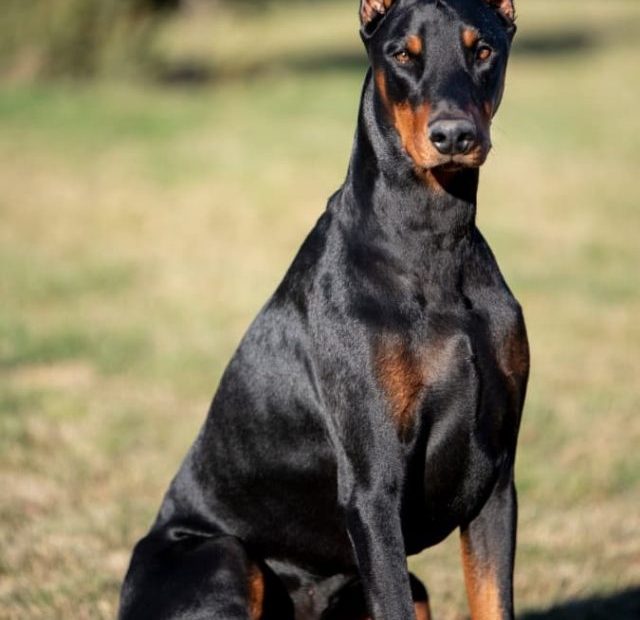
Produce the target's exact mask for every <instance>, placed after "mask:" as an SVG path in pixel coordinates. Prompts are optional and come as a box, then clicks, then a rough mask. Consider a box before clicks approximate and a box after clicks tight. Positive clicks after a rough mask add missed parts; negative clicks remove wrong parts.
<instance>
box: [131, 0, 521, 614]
mask: <svg viewBox="0 0 640 620" xmlns="http://www.w3.org/2000/svg"><path fill="white" fill-rule="evenodd" d="M361 20H362V29H361V34H362V37H363V40H364V42H365V45H366V48H367V52H368V56H369V60H370V64H371V68H370V71H369V73H368V74H367V77H366V80H365V84H364V89H363V93H362V101H361V107H360V114H359V119H358V128H357V134H356V138H355V144H354V147H353V154H352V158H351V163H350V166H349V171H348V175H347V179H346V181H345V183H344V185H343V186H342V188H341V189H340V190H339V191H338V192H337V193H336V194H334V195H333V196H332V197H331V199H330V200H329V204H328V207H327V209H326V211H325V213H324V214H323V215H322V217H321V218H320V220H319V221H318V223H317V225H316V226H315V228H314V229H313V230H312V232H311V233H310V235H309V236H308V238H307V239H306V241H305V242H304V244H303V245H302V248H301V249H300V251H299V253H298V255H297V256H296V258H295V260H294V261H293V264H292V265H291V267H290V269H289V271H288V272H287V274H286V275H285V277H284V280H283V281H282V283H281V284H280V286H279V287H278V289H277V290H276V292H275V293H274V295H273V297H272V298H271V299H270V300H269V301H268V303H267V304H266V306H265V307H264V309H263V310H262V311H261V312H260V314H259V315H258V317H257V318H256V320H255V321H254V323H253V324H252V325H251V327H250V329H249V331H248V332H247V334H246V336H245V337H244V338H243V340H242V342H241V344H240V346H239V347H238V350H237V351H236V353H235V355H234V356H233V359H232V360H231V362H230V364H229V366H228V368H227V370H226V372H225V373H224V376H223V378H222V380H221V383H220V386H219V388H218V392H217V394H216V396H215V398H214V400H213V404H212V405H211V410H210V412H209V415H208V418H207V420H206V423H205V425H204V427H203V428H202V431H201V432H200V435H199V436H198V438H197V439H196V441H195V443H194V445H193V447H192V448H191V450H190V452H189V453H188V455H187V457H186V459H185V461H184V463H183V464H182V467H181V468H180V470H179V472H178V474H177V476H176V477H175V479H174V480H173V482H172V484H171V487H170V488H169V491H168V492H167V495H166V497H165V499H164V501H163V504H162V507H161V509H160V512H159V515H158V517H157V520H156V522H155V524H154V525H153V527H152V529H151V531H150V533H149V534H148V535H147V536H146V537H145V538H143V539H142V540H141V541H140V542H139V543H138V545H137V546H136V548H135V551H134V554H133V559H132V561H131V566H130V568H129V572H128V574H127V577H126V581H125V584H124V586H123V591H122V602H121V611H120V617H121V618H122V619H144V618H150V619H154V620H158V619H162V618H180V619H189V620H194V619H204V618H207V619H209V618H214V619H222V620H248V619H252V620H255V619H258V618H262V619H271V620H288V619H291V618H294V617H295V618H296V619H297V620H301V619H313V618H323V619H325V620H327V619H329V618H331V619H333V620H337V619H339V618H340V619H344V620H358V619H359V618H363V617H372V618H374V619H375V620H408V619H410V618H413V617H415V615H416V614H417V615H418V616H419V617H420V618H426V617H428V611H427V609H426V604H425V603H424V600H425V599H426V596H425V592H424V590H423V589H422V588H421V587H420V584H419V582H417V580H415V579H414V578H413V577H410V575H409V572H408V570H407V561H406V557H407V555H408V554H414V553H417V552H419V551H421V550H422V549H424V548H425V547H429V546H431V545H435V544H436V543H438V542H439V541H441V540H443V539H444V538H445V537H446V536H447V535H448V534H449V533H450V532H452V531H453V530H454V529H455V528H459V529H460V532H461V541H462V559H463V564H464V572H465V577H466V586H467V592H468V597H469V602H470V606H471V612H472V617H473V618H474V620H488V619H491V620H493V619H507V618H513V602H512V598H513V597H512V573H513V561H514V546H515V533H516V492H515V488H514V480H513V465H514V458H515V450H516V439H517V435H518V427H519V423H520V416H521V411H522V406H523V401H524V397H525V388H526V382H527V374H528V365H529V362H528V347H527V339H526V333H525V326H524V322H523V318H522V313H521V310H520V307H519V305H518V303H517V302H516V300H515V299H514V297H513V296H512V294H511V292H510V291H509V289H508V288H507V286H506V284H505V282H504V280H503V278H502V275H501V274H500V271H499V269H498V266H497V264H496V261H495V259H494V257H493V254H492V253H491V250H490V249H489V247H488V245H487V243H486V242H485V240H484V239H483V237H482V235H481V234H480V232H479V231H478V229H477V228H476V225H475V215H476V190H477V186H478V168H479V166H480V165H481V164H482V163H483V162H484V161H485V159H486V157H487V154H488V152H489V149H490V146H491V142H490V136H489V127H490V124H491V119H492V116H493V114H494V113H495V111H496V109H497V108H498V104H499V103H500V99H501V96H502V90H503V83H504V75H505V68H506V64H507V56H508V53H509V48H510V43H511V39H512V36H513V33H514V30H515V26H514V13H513V5H512V3H511V0H396V1H395V2H392V1H390V0H384V2H382V1H381V0H363V4H362V7H361ZM412 599H417V600H418V601H419V603H418V604H417V605H416V606H414V603H413V602H412ZM420 601H422V603H420Z"/></svg>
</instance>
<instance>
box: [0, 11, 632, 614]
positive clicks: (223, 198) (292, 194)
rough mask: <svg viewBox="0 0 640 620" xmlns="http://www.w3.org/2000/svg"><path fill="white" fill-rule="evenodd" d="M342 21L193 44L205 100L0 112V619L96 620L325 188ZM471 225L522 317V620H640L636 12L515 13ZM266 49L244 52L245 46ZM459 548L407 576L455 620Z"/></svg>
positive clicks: (353, 41)
mask: <svg viewBox="0 0 640 620" xmlns="http://www.w3.org/2000/svg"><path fill="white" fill-rule="evenodd" d="M355 5H356V3H355V2H347V1H345V0H342V1H341V2H326V3H324V4H318V6H314V7H313V8H312V9H311V8H309V5H305V4H300V5H298V6H297V7H294V8H284V7H278V6H277V5H275V6H274V7H272V8H271V9H268V10H267V11H266V12H264V13H259V14H251V13H245V14H242V15H233V14H229V13H225V12H215V13H211V14H207V13H205V14H202V15H195V16H191V17H189V16H184V17H182V18H180V19H179V20H178V21H175V22H173V23H171V24H169V25H167V27H166V28H165V31H164V32H163V34H162V37H161V38H160V39H159V41H158V43H157V45H158V50H157V53H158V54H164V57H165V59H166V62H167V67H168V69H167V71H168V76H169V73H171V71H173V75H174V77H175V75H178V74H180V72H182V74H184V75H187V74H188V71H185V67H186V68H187V69H188V68H189V67H190V66H193V67H196V68H198V72H199V73H198V74H202V75H206V76H207V77H208V78H209V79H208V80H207V81H206V82H205V83H202V84H199V83H195V82H194V83H190V84H186V83H185V84H182V83H180V84H178V83H176V81H175V79H174V80H173V81H172V82H171V84H169V83H167V84H164V85H162V84H158V83H145V84H137V85H136V84H131V83H117V82H108V83H99V84H97V85H96V84H90V85H85V86H81V85H73V84H65V83H55V84H54V83H52V84H41V85H29V86H27V85H17V84H13V85H10V84H5V85H4V86H3V88H2V90H1V91H0V218H1V220H0V300H1V301H0V488H1V489H2V491H1V492H0V618H2V619H5V618H6V619H22V618H24V619H47V620H48V619H51V618H74V619H85V618H86V619H89V618H90V619H94V618H111V617H113V616H114V614H115V609H116V603H117V594H118V588H119V584H120V581H121V578H122V576H123V573H124V570H125V568H126V564H127V561H128V556H129V553H130V549H131V546H132V544H133V542H134V541H135V540H136V539H137V538H138V537H139V536H141V535H142V534H143V533H144V532H145V530H146V528H147V527H148V526H149V524H150V521H151V519H152V518H153V516H154V513H155V511H156V509H157V507H158V505H159V501H160V498H161V496H162V493H163V491H164V489H165V488H166V485H167V484H168V482H169V480H170V477H171V476H172V474H173V473H174V471H175V470H176V468H177V466H178V463H179V461H180V460H181V457H182V455H183V454H184V452H185V451H186V449H187V448H188V446H189V444H190V442H191V440H192V439H193V437H194V435H195V433H196V432H197V429H198V427H199V425H200V424H201V422H202V420H203V418H204V415H205V412H206V409H207V406H208V401H209V399H210V397H211V395H212V393H213V391H214V389H215V386H216V384H217V381H218V378H219V376H220V373H221V372H222V370H223V368H224V365H225V363H226V361H227V360H228V358H229V356H230V354H231V353H232V351H233V349H234V347H235V345H236V343H237V342H238V339H239V338H240V337H241V335H242V333H243V331H244V330H245V328H246V326H247V324H248V323H249V321H250V320H251V319H252V317H253V316H254V315H255V313H256V312H257V310H258V309H259V308H260V306H261V305H262V303H263V302H264V300H265V299H266V297H267V296H268V295H269V294H270V293H271V291H272V290H273V289H274V287H275V286H276V284H277V283H278V281H279V279H280V277H281V276H282V274H283V272H284V270H285V268H286V267H287V265H288V263H289V261H290V260H291V258H292V256H293V254H294V252H295V251H296V249H297V247H298V246H299V244H300V242H301V240H302V238H303V236H304V235H305V233H306V231H307V230H308V229H309V228H310V227H311V226H312V225H313V223H314V221H315V220H316V219H317V217H318V216H319V214H320V213H321V211H322V210H323V208H324V204H325V202H326V199H327V197H328V196H329V194H330V193H331V192H332V191H333V190H335V189H336V188H337V186H338V185H339V184H340V183H341V182H342V179H343V177H344V174H345V170H346V164H347V160H348V157H349V151H350V145H351V139H352V136H353V131H354V123H355V116H356V111H357V105H358V98H359V90H360V85H361V81H362V76H363V73H364V64H363V62H364V58H363V53H362V51H361V47H360V43H359V40H358V37H357V21H356V11H355V8H356V7H355ZM519 10H520V17H519V27H520V31H519V34H518V42H517V45H516V48H515V50H514V55H513V59H512V63H511V67H510V72H509V78H508V87H507V93H506V96H505V100H504V103H503V108H502V110H501V112H500V114H499V116H498V118H497V120H496V122H495V124H494V143H495V150H494V152H493V154H492V156H491V157H490V159H489V162H488V163H487V165H486V167H485V168H484V170H483V175H482V181H481V195H480V202H479V223H480V227H481V228H482V230H483V232H484V233H485V235H486V237H487V238H488V240H489V242H490V243H491V244H492V247H493V249H494V251H495V253H496V255H497V257H498V259H499V261H500V263H501V266H502V268H503V271H504V273H505V275H506V277H507V279H508V281H509V282H510V284H511V286H512V288H513V290H514V292H515V293H516V294H517V296H518V297H519V299H520V300H521V302H522V305H523V306H524V309H525V313H526V317H527V321H528V327H529V335H530V340H531V346H532V364H533V367H532V375H531V382H530V390H529V397H528V402H527V406H526V411H525V419H524V422H523V427H522V433H521V441H520V448H519V459H518V467H517V479H518V485H519V489H520V505H521V510H520V531H519V548H518V561H517V576H516V600H517V607H518V611H519V614H520V617H521V618H523V619H526V620H556V619H567V620H568V619H582V618H585V619H586V618H589V619H605V618H606V619H614V620H632V619H633V620H637V619H638V618H639V617H640V449H639V446H640V415H639V411H640V387H639V383H638V381H639V380H640V320H639V317H640V275H639V267H640V243H639V242H638V238H639V237H638V236H639V233H638V231H639V230H640V176H639V170H640V115H639V114H638V101H640V79H638V78H639V76H640V74H639V73H638V67H640V44H639V43H638V38H637V33H638V32H639V31H640V3H638V2H637V1H636V0H627V1H624V0H608V2H602V0H563V2H562V3H559V2H556V1H554V0H535V1H528V0H521V2H520V6H519ZM256 41H259V44H257V43H256ZM455 539H456V537H455V536H452V537H451V539H450V540H448V541H446V542H445V543H444V544H443V545H441V546H440V547H438V548H436V549H433V550H430V551H428V552H426V553H425V554H423V555H421V556H420V557H418V558H414V559H413V560H412V566H413V568H414V569H415V570H416V571H417V572H418V573H419V574H420V575H421V576H422V577H424V578H425V579H426V580H427V582H428V584H429V586H430V589H431V594H432V604H433V608H434V612H435V615H436V618H437V619H438V620H455V619H462V618H465V617H466V614H467V612H466V607H465V602H464V595H463V586H462V577H461V569H460V567H459V562H458V549H457V541H456V540H455Z"/></svg>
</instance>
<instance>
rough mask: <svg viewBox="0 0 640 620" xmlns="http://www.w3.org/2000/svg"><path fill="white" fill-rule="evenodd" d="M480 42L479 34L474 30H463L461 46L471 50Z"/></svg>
mask: <svg viewBox="0 0 640 620" xmlns="http://www.w3.org/2000/svg"><path fill="white" fill-rule="evenodd" d="M479 40H480V33H479V32H478V31H477V30H476V29H475V28H465V29H464V30H463V31H462V44H463V45H464V46H465V47H467V48H469V49H471V48H472V47H474V46H475V44H476V43H477V42H478V41H479Z"/></svg>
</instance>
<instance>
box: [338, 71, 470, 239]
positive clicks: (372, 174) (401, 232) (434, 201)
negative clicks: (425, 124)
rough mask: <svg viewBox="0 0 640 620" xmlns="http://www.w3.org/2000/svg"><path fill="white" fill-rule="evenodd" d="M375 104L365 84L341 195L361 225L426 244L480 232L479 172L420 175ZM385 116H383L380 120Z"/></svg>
mask: <svg viewBox="0 0 640 620" xmlns="http://www.w3.org/2000/svg"><path fill="white" fill-rule="evenodd" d="M385 114H386V112H385V111H384V110H377V109H376V105H375V102H374V82H373V80H372V79H371V72H369V73H368V74H367V78H366V80H365V84H364V88H363V94H362V103H361V106H360V112H359V115H358V127H357V131H356V136H355V141H354V147H353V151H352V155H351V161H350V164H349V171H348V174H347V179H346V182H345V184H344V186H343V189H342V196H343V199H344V201H345V203H346V204H347V205H349V206H348V209H349V211H350V214H349V215H350V218H351V219H352V220H353V223H354V225H356V226H365V227H367V228H375V229H379V230H381V231H384V233H385V236H386V237H387V239H388V240H390V241H391V239H389V235H391V236H392V237H398V238H399V239H398V242H400V243H405V244H411V243H412V242H415V243H417V244H421V245H423V247H424V244H426V245H427V246H430V245H432V243H436V244H437V245H438V246H440V247H442V244H444V245H445V246H449V247H450V246H451V245H452V244H453V245H455V244H456V242H457V241H460V240H462V239H465V238H467V239H468V237H469V235H470V234H471V233H472V232H473V230H474V229H475V216H476V195H477V189H478V170H477V169H461V170H459V171H456V172H449V173H444V172H443V173H435V174H434V173H432V172H416V171H415V170H414V169H413V167H412V164H411V163H410V160H409V158H408V157H407V156H406V155H405V154H404V153H403V152H402V151H400V148H401V147H400V144H399V140H398V139H397V134H395V128H394V127H393V126H392V125H391V124H390V122H389V120H388V118H386V117H384V115H385ZM381 117H382V118H381Z"/></svg>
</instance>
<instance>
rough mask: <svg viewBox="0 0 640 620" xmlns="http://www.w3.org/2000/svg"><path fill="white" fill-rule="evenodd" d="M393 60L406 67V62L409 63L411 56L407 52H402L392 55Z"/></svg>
mask: <svg viewBox="0 0 640 620" xmlns="http://www.w3.org/2000/svg"><path fill="white" fill-rule="evenodd" d="M393 58H394V59H395V61H396V62H397V63H398V64H401V65H406V64H407V63H408V62H410V61H411V56H410V55H409V52H407V50H402V51H400V52H397V53H396V54H394V55H393Z"/></svg>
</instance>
